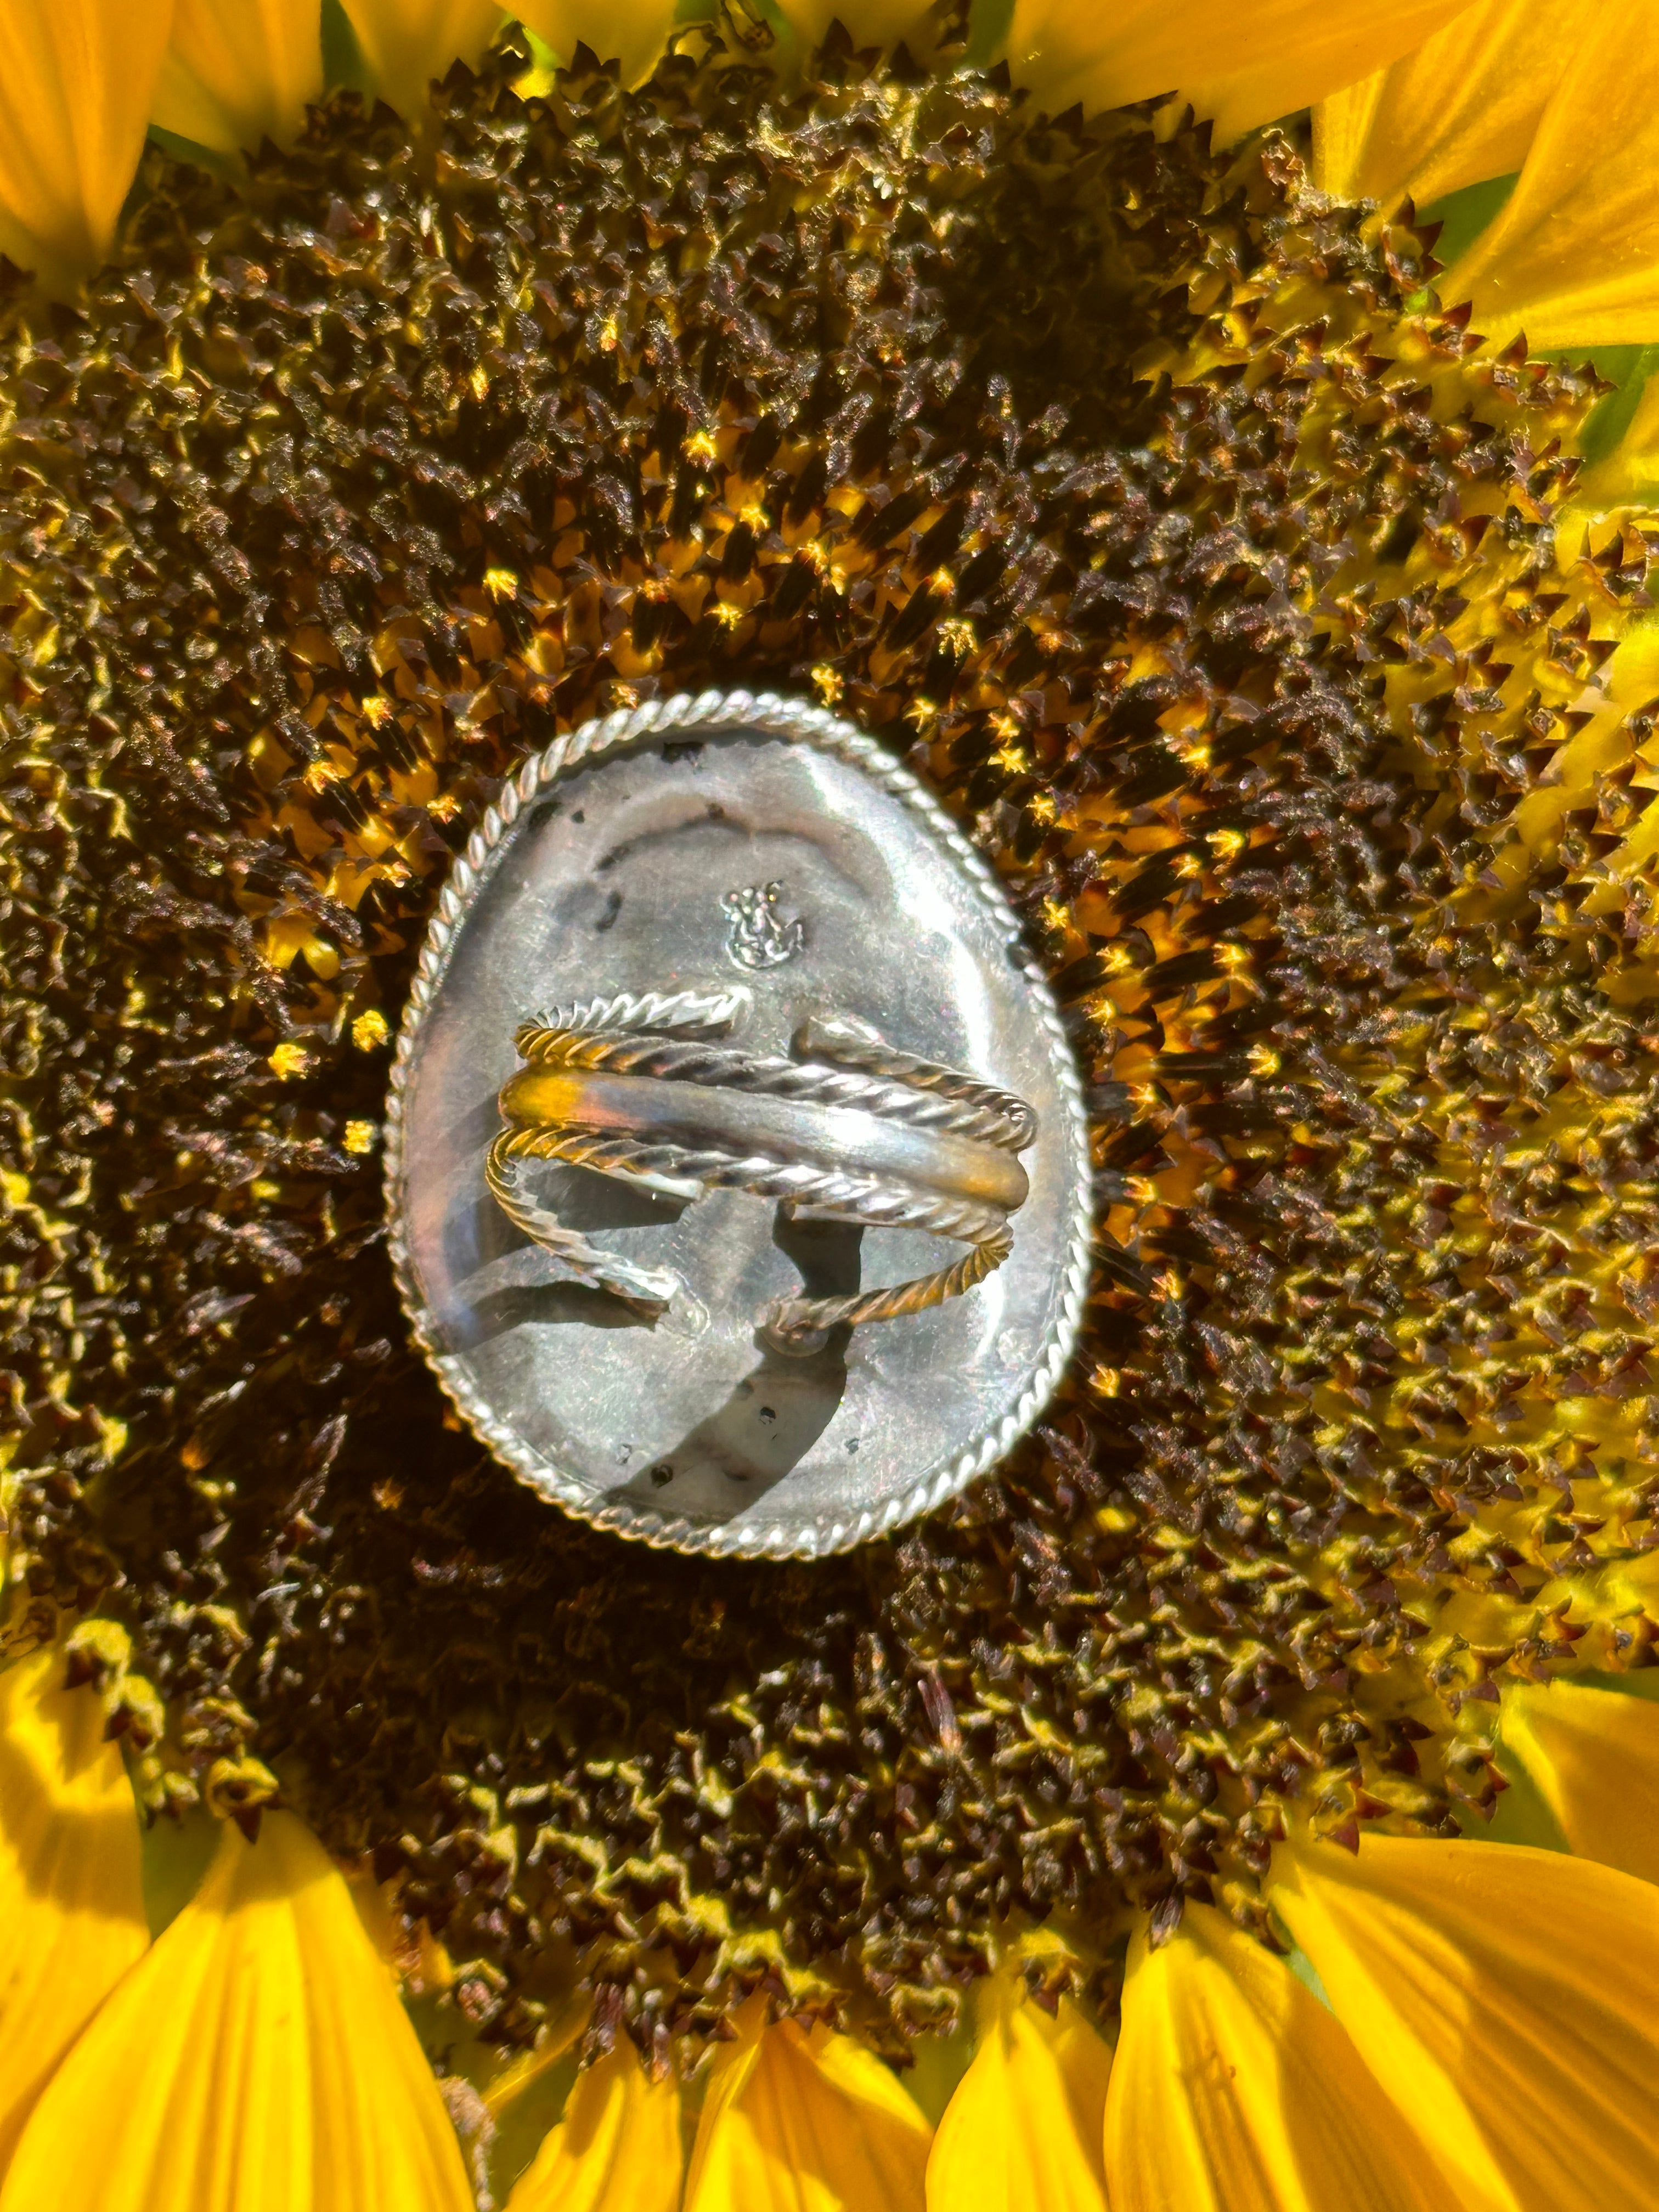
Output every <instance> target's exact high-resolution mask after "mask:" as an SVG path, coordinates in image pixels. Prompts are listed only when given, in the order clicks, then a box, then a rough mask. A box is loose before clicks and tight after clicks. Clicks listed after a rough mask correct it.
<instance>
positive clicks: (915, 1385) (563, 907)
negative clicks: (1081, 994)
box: [386, 691, 1091, 1558]
mask: <svg viewBox="0 0 1659 2212" xmlns="http://www.w3.org/2000/svg"><path fill="white" fill-rule="evenodd" d="M1090 1186H1091V1165H1090V1152H1089V1130H1088V1121H1087V1116H1086V1114H1085V1107H1084V1102H1083V1095H1082V1088H1081V1085H1080V1083H1079V1078H1078V1073H1077V1069H1076V1066H1075V1064H1074V1062H1073V1057H1072V1053H1071V1049H1070V1047H1069V1045H1068V1043H1067V1041H1066V1033H1065V1030H1064V1029H1063V1027H1062V1025H1061V1023H1060V1016H1059V1012H1058V1011H1057V1009H1056V1007H1055V1005H1054V1000H1053V998H1052V996H1051V994H1050V993H1049V991H1048V987H1047V984H1046V983H1045V981H1044V980H1043V978H1042V973H1041V971H1040V969H1037V968H1036V967H1035V966H1034V965H1033V964H1031V963H1030V961H1029V960H1028V959H1027V957H1026V955H1025V953H1024V949H1023V947H1022V945H1021V940H1020V934H1019V927H1018V921H1017V920H1016V917H1015V915H1014V914H1013V912H1012V908H1010V907H1009V905H1008V902H1007V901H1006V898H1005V897H1004V896H1003V894H1002V891H1001V889H1000V886H999V884H998V883H997V880H996V878H995V876H994V873H993V872H992V871H991V869H990V868H989V867H988V866H987V865H986V863H985V862H984V860H981V857H980V855H979V854H977V853H976V852H975V850H974V848H972V846H971V845H969V843H968V842H967V841H966V839H965V838H964V837H963V836H962V834H961V832H960V831H959V830H958V829H957V828H956V827H955V825H954V824H953V823H951V820H950V818H949V817H948V816H947V815H946V814H945V812H944V811H943V809H942V808H941V807H940V806H939V805H938V803H937V801H936V800H935V799H933V797H932V795H931V794H930V793H928V792H927V789H926V788H925V787H924V786H923V785H922V784H921V783H920V782H919V781H917V780H916V778H915V776H913V775H910V774H909V772H908V770H907V769H904V768H902V766H901V765H900V764H899V763H898V762H897V761H896V760H895V759H894V758H893V757H892V756H891V755H890V753H888V752H887V751H886V750H885V749H884V747H883V746H882V745H880V744H878V743H877V742H876V741H875V740H874V739H873V738H870V737H867V736H866V734H865V733H864V732H862V731H860V730H858V729H856V728H854V726H852V725H851V724H849V723H848V722H844V721H842V720H838V719H837V718H836V717H835V716H834V715H832V714H827V713H825V712H823V711H822V710H820V709H818V708H811V707H807V706H804V705H802V704H800V703H799V702H794V701H791V700H787V699H783V698H780V697H776V696H772V695H771V694H765V693H763V694H760V695H757V696H751V695H750V694H748V693H746V692H741V691H738V692H725V693H721V692H705V693H703V694H702V696H698V697H695V698H694V697H692V696H689V695H688V696H679V697H676V698H672V699H668V700H665V701H661V702H652V703H651V704H649V705H647V706H644V707H641V708H637V709H635V710H634V711H632V712H629V713H625V714H612V715H610V716H607V717H606V718H605V719H604V720H599V721H594V722H590V723H588V724H586V726H583V727H582V728H580V729H579V730H576V731H574V732H572V733H571V734H570V735H569V736H568V737H564V738H559V739H558V740H557V741H556V743H555V744H552V745H550V746H549V747H548V749H547V750H546V751H544V752H543V753H540V754H538V755H537V756H536V757H533V758H532V759H531V760H529V761H527V762H526V763H525V765H524V767H523V769H521V770H520V773H519V775H518V776H517V777H516V778H515V779H514V781H513V782H512V784H510V785H509V786H508V787H507V789H506V791H505V792H504V793H503V794H502V796H501V799H500V801H499V803H498V804H497V805H495V807H492V808H491V810H490V811H489V814H488V815H487V816H486V817H485V818H484V821H483V824H482V826H481V827H480V828H479V829H477V831H476V832H475V833H474V835H473V836H472V839H471V842H470V843H469V845H468V847H467V850H466V853H465V857H464V858H463V859H461V860H458V861H457V863H456V864H455V867H454V870H453V873H452V875H451V878H450V880H449V883H448V884H447V886H446V888H445V890H444V891H443V894H442V896H441V899H440V901H439V903H438V908H437V912H436V915H435V917H434V920H433V923H432V927H431V929H430V931H429V933H428V939H427V943H426V945H425V948H424V950H423V951H422V957H421V963H420V968H419V971H418V973H417V975H416V981H415V984H414V987H413V988H412V990H411V992H410V1000H409V1005H408V1007H407V1010H406V1012H405V1014H404V1024H403V1030H402V1034H401V1036H400V1037H399V1040H398V1054H397V1060H396V1065H395V1066H394V1069H393V1073H392V1090H391V1096H390V1098H389V1100H388V1104H387V1116H386V1199H387V1207H388V1213H389V1219H390V1228H391V1249H392V1261H393V1265H394V1267H395V1268H396V1271H397V1277H398V1287H399V1290H400V1291H401V1293H402V1296H403V1299H404V1307H405V1310H407V1312H408V1315H409V1317H410V1323H411V1326H412V1328H413V1329H414V1333H415V1335H416V1339H417V1340H418V1341H419V1342H420V1344H421V1346H422V1349H423V1350H424V1351H425V1352H426V1354H427V1356H428V1358H429V1359H430V1360H431V1362H432V1364H433V1366H434V1368H435V1370H436V1371H437V1374H438V1376H439V1379H440V1380H441V1383H442V1384H443V1387H444V1389H446V1390H447V1393H448V1395H449V1396H450V1397H451V1399H452V1400H453V1402H454V1404H455V1406H456V1407H457V1409H458V1410H459V1413H461V1414H462V1415H463V1417H464V1418H465V1420H466V1421H467V1422H468V1423H469V1424H470V1425H471V1427H472V1429H473V1430H474V1431H476V1432H477V1435H478V1437H480V1438H481V1439H482V1440H483V1443H486V1444H487V1445H488V1446H489V1449H491V1450H492V1451H493V1452H494V1453H495V1455H497V1456H498V1457H499V1458H500V1459H501V1460H502V1461H503V1462H505V1463H506V1464H507V1466H508V1467H509V1468H512V1470H513V1473H514V1474H516V1475H518V1477H519V1478H520V1480H522V1481H523V1482H525V1483H526V1484H528V1485H529V1486H530V1487H531V1488H532V1490H535V1491H537V1492H539V1493H540V1494H541V1495H542V1496H543V1497H544V1498H549V1499H550V1500H551V1501H552V1502H553V1503H555V1504H558V1505H560V1506H562V1507H563V1508H564V1509H565V1510H567V1511H568V1512H571V1513H574V1514H576V1515H578V1516H580V1518H582V1519H583V1520H585V1521H588V1522H592V1523H594V1524H595V1525H596V1526H598V1527H600V1528H609V1529H612V1530H614V1531H616V1532H617V1534H621V1535H624V1536H631V1537H635V1538H638V1539H640V1540H641V1541H644V1542H646V1543H649V1544H656V1545H662V1546H668V1547H673V1548H674V1549H677V1550H680V1551H686V1552H700V1553H725V1554H737V1555H741V1556H765V1557H769V1558H784V1557H789V1556H795V1557H800V1558H812V1557H815V1556H817V1555H819V1554H822V1553H829V1552H836V1551H843V1550H845V1549H847V1548H848V1547H850V1546H852V1545H854V1544H857V1543H860V1542H862V1541H864V1540H865V1539H866V1537H869V1536H873V1535H877V1534H880V1533H882V1532H883V1531H884V1530H887V1529H890V1528H896V1527H897V1526H898V1525H899V1523H900V1522H904V1521H908V1520H909V1519H911V1518H912V1517H913V1516H915V1515H916V1514H919V1513H923V1512H926V1511H927V1510H929V1509H930V1508H931V1507H933V1506H936V1505H939V1504H942V1503H943V1502H944V1500H945V1499H946V1498H950V1497H951V1496H952V1495H954V1494H955V1492H957V1491H959V1490H961V1489H962V1488H963V1486H964V1485H966V1484H967V1483H969V1482H970V1481H971V1480H973V1479H974V1477H975V1475H977V1474H982V1473H984V1472H985V1470H986V1469H987V1468H989V1467H991V1466H993V1465H994V1463H995V1462H996V1461H997V1460H999V1459H1000V1458H1001V1457H1002V1455H1004V1454H1005V1453H1006V1451H1007V1450H1008V1449H1010V1447H1011V1446H1012V1444H1013V1443H1015V1442H1016V1441H1017V1440H1018V1437H1020V1436H1021V1435H1022V1434H1023V1433H1024V1431H1025V1430H1026V1429H1027V1428H1029V1427H1030V1424H1031V1423H1032V1422H1033V1421H1034V1420H1035V1419H1036V1417H1037V1415H1038V1413H1040V1412H1041V1411H1042V1407H1043V1405H1044V1404H1045V1403H1046V1401H1048V1397H1049V1395H1050V1394H1051V1393H1052V1391H1053V1389H1054V1385H1055V1383H1057V1382H1058V1380H1059V1377H1060V1372H1061V1370H1062V1369H1063V1367H1064V1365H1065V1364H1066V1359H1067V1358H1068V1357H1069V1355H1070V1353H1071V1350H1072V1346H1073V1341H1074V1340H1075V1336H1076V1333H1077V1328H1078V1322H1079V1315H1080V1312H1081V1309H1082V1304H1083V1297H1084V1291H1085V1285H1086V1282H1087V1279H1088V1271H1089V1255H1090V1242H1091V1213H1090V1202H1089V1193H1090ZM941 1239H946V1240H954V1244H955V1249H952V1247H951V1245H950V1244H948V1243H947V1244H946V1245H945V1246H943V1247H942V1246H941V1242H940V1240H941Z"/></svg>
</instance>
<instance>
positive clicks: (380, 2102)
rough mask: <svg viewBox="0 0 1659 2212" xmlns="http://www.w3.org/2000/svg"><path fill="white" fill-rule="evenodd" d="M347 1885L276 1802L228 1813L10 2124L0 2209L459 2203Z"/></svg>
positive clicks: (444, 2211)
mask: <svg viewBox="0 0 1659 2212" xmlns="http://www.w3.org/2000/svg"><path fill="white" fill-rule="evenodd" d="M472 2201H473V2200H472V2192H471V2190H470V2189H469V2188H468V2186H467V2183H466V2178H465V2172H464V2171H463V2169H462V2165H461V2156H460V2151H459V2147H458V2145H457V2143H456V2141H455V2136H454V2131H453V2129H452V2128H451V2126H450V2124H449V2118H448V2115H447V2112H445V2110H444V2105H443V2100H442V2098H441V2096H440V2094H439V2093H438V2088H437V2085H436V2083H435V2081H434V2080H433V2078H432V2073H431V2069H430V2068H429V2067H428V2064H427V2062H426V2059H425V2057H423V2056H422V2051H421V2046H420V2045H419V2043H418V2042H417V2041H416V2037H415V2031H414V2029H413V2028H412V2027H410V2024H409V2021H408V2018H407V2016H406V2015H405V2014H404V2009H403V2008H402V2006H401V2005H400V2004H399V2003H398V1997H397V1993H396V1991H395V1990H394V1988H393V1986H392V1978H391V1977H390V1975H389V1974H388V1973H387V1972H386V1967H385V1966H383V1965H382V1964H381V1962H380V1959H379V1958H378V1957H377V1956H376V1955H375V1953H374V1950H373V1948H371V1946H370V1944H369V1941H368V1936H366V1935H365V1934H364V1933H363V1929H362V1922H361V1921H360V1920H359V1919H358V1917H357V1912H356V1907H355V1905H353V1904H352V1901H351V1896H350V1893H349V1891H348V1889H347V1888H346V1886H345V1883H344V1882H343V1881H342V1880H341V1878H340V1876H339V1875H338V1874H337V1872H336V1870H335V1869H334V1867H333V1866H332V1865H331V1863H330V1861H329V1860H328V1858H327V1857H325V1855H324V1853H323V1851H322V1850H320V1849H319V1846H318V1844H316V1843H315V1842H314V1841H313V1839H312V1838H311V1836H310V1835H309V1833H308V1832H307V1830H306V1829H305V1828H304V1827H303V1826H301V1823H300V1822H299V1821H298V1820H295V1819H294V1818H293V1816H292V1815H291V1814H283V1813H271V1814H266V1815H265V1818H264V1821H263V1823H262V1825H261V1826H260V1830H259V1839H258V1843H257V1844H247V1843H246V1842H245V1841H244V1840H243V1838H242V1836H241V1834H240V1832H239V1831H238V1830H237V1829H236V1828H234V1826H230V1825H229V1824H227V1826H226V1828H225V1831H224V1834H223V1837H222V1839H221V1842H220V1846H219V1852H218V1856H217V1857H216V1859H215V1860H214V1863H213V1864H212V1866H211V1868H210V1869H209V1871H208V1875H207V1877H206V1879H205V1880H204V1882H203V1884H202V1887H201V1889H200V1891H199V1892H198V1893H197V1896H196V1898H195V1899H194V1900H193V1901H192V1902H191V1904H189V1905H186V1906H185V1910H184V1911H182V1912H181V1913H180V1914H179V1917H178V1918H177V1919H176V1920H175V1921H174V1922H173V1924H172V1925H171V1927H169V1928H168V1929H167V1932H166V1933H165V1934H164V1935H163V1936H161V1937H160V1938H159V1939H158V1941H157V1942H156V1943H155V1946H154V1948H152V1949H151V1950H150V1952H149V1954H148V1955H147V1956H146V1957H145V1958H144V1959H143V1960H142V1961H141V1962H140V1963H139V1965H138V1966H136V1967H135V1968H134V1969H133V1971H132V1972H131V1973H130V1974H129V1975H128V1976H127V1978H126V1979H125V1981H124V1982H123V1983H122V1984H121V1985H120V1987H119V1988H118V1990H116V1991H115V1992H114V1994H113V1995H112V1996H111V1997H110V1998H109V1999H108V2001H107V2002H106V2004H105V2006H104V2008H103V2009H102V2011H101V2012H100V2013H99V2014H98V2015H97V2017H96V2018H95V2019H94V2021H93V2022H92V2025H91V2026H90V2027H88V2030H87V2032H86V2033H85V2034H84V2035H83V2036H82V2039H81V2040H80V2042H79V2043H77V2044H76V2046H75V2048H74V2050H73V2051H71V2052H70V2056H69V2057H68V2059H67V2060H66V2062H65V2063H64V2066H63V2068H62V2069H61V2071H60V2072H59V2073H58V2075H57V2076H56V2078H55V2079H54V2081H52V2085H51V2087H49V2088H48V2089H47V2091H46V2094H45V2096H44V2097H43V2098H42V2099H41V2100H40V2103H39V2105H37V2106H36V2107H35V2110H34V2115H33V2118H32V2119H31V2120H30V2122H29V2124H28V2126H27V2128H26V2129H25V2130H24V2133H23V2138H22V2141H21V2143H20V2144H19V2146H18V2150H17V2155H16V2158H15V2161H14V2163H13V2165H12V2168H11V2171H10V2172H9V2174H8V2175H7V2177H6V2181H5V2185H4V2188H3V2190H0V2207H3V2212H41V2208H42V2207H44V2206H47V2205H58V2204H62V2205H65V2206H70V2205H72V2206H73V2207H74V2208H75V2212H472Z"/></svg>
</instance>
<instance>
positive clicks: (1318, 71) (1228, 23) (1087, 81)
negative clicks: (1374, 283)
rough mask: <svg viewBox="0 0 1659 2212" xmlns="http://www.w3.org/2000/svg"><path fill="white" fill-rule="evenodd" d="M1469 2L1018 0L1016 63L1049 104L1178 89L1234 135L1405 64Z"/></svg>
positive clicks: (1114, 100) (1099, 103) (1110, 101)
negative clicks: (1101, 1)
mask: <svg viewBox="0 0 1659 2212" xmlns="http://www.w3.org/2000/svg"><path fill="white" fill-rule="evenodd" d="M1467 4H1468V0H1185V4H1184V5H1179V4H1171V0H1119V4H1117V5H1115V6H1113V7H1109V8H1107V7H1100V6H1096V5H1079V0H1014V15H1013V27H1012V32H1011V33H1010V36H1009V41H1008V58H1009V61H1010V64H1011V65H1012V69H1013V70H1014V73H1015V75H1016V76H1018V78H1019V79H1020V80H1021V82H1024V83H1027V84H1030V86H1031V87H1032V88H1033V89H1034V90H1035V91H1036V94H1037V96H1038V98H1039V99H1040V100H1042V103H1043V105H1044V106H1047V107H1049V108H1064V107H1069V106H1071V105H1072V103H1073V100H1081V101H1082V102H1083V104H1084V106H1085V107H1086V108H1089V109H1094V108H1100V107H1118V106H1121V105H1122V104H1123V103H1124V102H1125V101H1126V100H1148V99H1151V98H1152V96H1153V94H1157V93H1176V92H1178V93H1180V94H1182V95H1183V96H1184V97H1185V98H1187V99H1188V100H1191V101H1192V102H1193V105H1194V107H1195V108H1196V110H1197V112H1198V113H1199V114H1200V115H1201V116H1212V117H1213V118H1215V121H1216V128H1217V131H1218V133H1219V135H1220V136H1221V137H1224V138H1231V137H1237V135H1238V134H1239V133H1240V132H1241V131H1249V130H1251V129H1253V128H1254V127H1255V125H1256V124H1258V123H1266V122H1269V121H1271V120H1272V118H1273V117H1274V116H1276V115H1285V114H1288V113H1289V112H1290V111H1291V109H1292V108H1296V107H1305V106H1308V105H1309V103H1310V102H1311V101H1313V100H1322V99H1323V98H1324V97H1325V95H1326V94H1328V93H1331V92H1334V91H1336V90H1337V89H1338V88H1339V87H1340V86H1342V85H1345V84H1352V82H1354V80H1355V79H1356V78H1358V77H1364V76H1370V75H1371V74H1372V73H1373V72H1374V71H1376V70H1380V69H1384V68H1386V67H1387V66H1388V64H1389V63H1390V62H1394V61H1397V60H1398V59H1399V58H1400V56H1401V54H1406V53H1409V52H1411V51H1412V49H1413V47H1414V46H1420V45H1421V44H1422V42H1423V40H1425V39H1426V38H1429V37H1430V36H1431V35H1432V33H1434V32H1436V31H1437V30H1438V29H1439V28H1440V27H1441V26H1442V24H1443V23H1445V22H1447V21H1449V20H1450V18H1451V17H1452V16H1453V15H1455V14H1456V13H1457V12H1458V9H1459V8H1460V7H1462V6H1466V5H1467Z"/></svg>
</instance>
